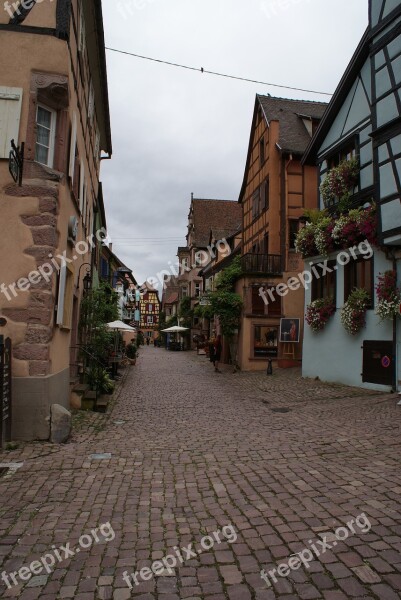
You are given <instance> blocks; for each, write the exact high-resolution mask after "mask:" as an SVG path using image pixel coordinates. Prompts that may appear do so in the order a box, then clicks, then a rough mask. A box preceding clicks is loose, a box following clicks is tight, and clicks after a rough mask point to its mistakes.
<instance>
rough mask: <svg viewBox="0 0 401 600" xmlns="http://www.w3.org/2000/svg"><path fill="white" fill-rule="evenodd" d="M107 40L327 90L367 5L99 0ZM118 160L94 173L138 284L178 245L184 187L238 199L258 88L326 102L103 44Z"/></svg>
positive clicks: (350, 1)
mask: <svg viewBox="0 0 401 600" xmlns="http://www.w3.org/2000/svg"><path fill="white" fill-rule="evenodd" d="M103 12H104V26H105V35H106V46H109V47H112V48H116V49H121V50H124V51H127V52H133V53H135V54H141V55H145V56H150V57H153V58H158V59H162V60H167V61H170V62H175V63H180V64H185V65H189V66H195V67H198V68H200V67H203V68H204V69H208V70H211V71H219V72H222V73H228V74H232V75H238V76H242V77H247V78H250V79H257V80H259V81H267V82H270V83H277V84H282V85H288V86H294V87H299V88H304V89H311V90H318V91H322V92H331V93H332V92H333V91H334V90H335V88H336V86H337V84H338V82H339V80H340V78H341V76H342V74H343V72H344V70H345V68H346V66H347V65H348V63H349V60H350V58H351V56H352V54H353V52H354V50H355V48H356V46H357V45H358V43H359V40H360V38H361V36H362V34H363V32H364V30H365V28H366V26H367V24H368V0H336V1H335V2H333V0H103ZM107 64H108V82H109V94H110V108H111V128H112V135H113V158H112V160H111V161H103V162H102V172H101V178H102V180H103V185H104V195H105V204H106V213H107V222H108V230H109V234H110V236H111V238H112V241H113V251H114V252H115V253H116V254H117V255H118V256H119V257H120V258H121V260H122V261H123V262H125V263H126V265H127V266H128V267H130V268H131V269H133V272H134V275H135V276H136V278H137V280H138V283H142V282H143V281H144V280H145V279H147V278H148V277H151V276H155V274H156V273H157V272H158V271H160V270H161V269H164V268H168V263H169V261H175V260H176V258H175V255H176V251H177V246H179V245H185V235H186V224H187V216H188V210H189V205H190V197H191V192H193V193H194V195H195V197H198V198H225V199H235V200H237V199H238V195H239V191H240V187H241V183H242V178H243V174H244V168H245V160H246V154H247V149H248V142H249V133H250V126H251V121H252V114H253V107H254V102H255V94H257V93H259V94H268V93H270V94H271V95H274V96H281V97H287V98H300V99H306V100H320V101H321V100H329V98H328V97H326V96H322V95H319V94H307V93H305V92H295V91H290V90H285V89H280V88H274V87H268V86H264V85H259V84H252V83H245V82H239V81H234V80H229V79H224V78H220V77H215V76H212V75H205V74H203V75H202V74H201V73H199V72H194V71H188V70H184V69H178V68H175V67H170V66H167V65H160V64H156V63H152V62H149V61H145V60H141V59H137V58H133V57H130V56H124V55H121V54H116V53H114V52H109V51H107Z"/></svg>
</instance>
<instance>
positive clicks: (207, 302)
mask: <svg viewBox="0 0 401 600" xmlns="http://www.w3.org/2000/svg"><path fill="white" fill-rule="evenodd" d="M210 304H211V302H210V300H209V298H208V297H207V296H202V297H201V298H200V300H199V306H210Z"/></svg>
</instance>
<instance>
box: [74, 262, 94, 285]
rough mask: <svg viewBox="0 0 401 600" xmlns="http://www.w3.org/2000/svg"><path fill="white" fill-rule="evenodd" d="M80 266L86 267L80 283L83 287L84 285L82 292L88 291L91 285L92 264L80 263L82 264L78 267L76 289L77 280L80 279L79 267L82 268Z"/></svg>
mask: <svg viewBox="0 0 401 600" xmlns="http://www.w3.org/2000/svg"><path fill="white" fill-rule="evenodd" d="M82 267H87V269H86V275H85V277H84V278H83V280H82V283H83V287H84V292H89V290H90V289H91V287H92V274H91V267H92V265H91V264H90V263H82V265H81V266H80V267H79V271H78V282H77V290H79V282H80V280H81V269H82Z"/></svg>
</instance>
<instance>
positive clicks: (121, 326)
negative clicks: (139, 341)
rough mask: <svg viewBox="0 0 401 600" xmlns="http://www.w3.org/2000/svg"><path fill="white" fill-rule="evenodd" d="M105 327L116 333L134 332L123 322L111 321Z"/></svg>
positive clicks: (133, 329)
mask: <svg viewBox="0 0 401 600" xmlns="http://www.w3.org/2000/svg"><path fill="white" fill-rule="evenodd" d="M106 327H108V329H114V330H117V331H136V329H135V327H131V326H130V325H127V324H126V323H123V321H112V323H107V324H106Z"/></svg>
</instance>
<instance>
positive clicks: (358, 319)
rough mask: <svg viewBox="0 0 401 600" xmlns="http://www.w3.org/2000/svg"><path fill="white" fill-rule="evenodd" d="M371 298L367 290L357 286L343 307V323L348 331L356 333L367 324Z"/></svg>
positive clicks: (352, 333) (351, 333)
mask: <svg viewBox="0 0 401 600" xmlns="http://www.w3.org/2000/svg"><path fill="white" fill-rule="evenodd" d="M370 303H371V299H370V296H369V294H368V293H367V291H366V290H364V289H362V288H355V289H354V290H353V291H352V292H351V293H350V295H349V297H348V300H347V301H346V303H345V304H344V306H343V307H342V309H341V323H342V325H343V327H344V329H345V331H346V332H347V333H349V334H350V335H356V334H357V333H359V331H360V330H361V329H363V328H364V327H365V325H366V311H367V308H368V306H369V305H370Z"/></svg>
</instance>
